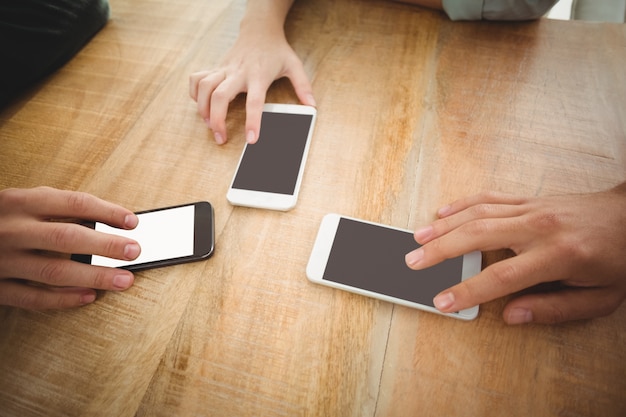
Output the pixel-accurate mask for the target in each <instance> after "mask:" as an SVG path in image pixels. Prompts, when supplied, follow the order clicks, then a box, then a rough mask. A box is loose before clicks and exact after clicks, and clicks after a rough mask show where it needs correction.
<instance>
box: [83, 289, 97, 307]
mask: <svg viewBox="0 0 626 417" xmlns="http://www.w3.org/2000/svg"><path fill="white" fill-rule="evenodd" d="M95 300H96V294H94V293H92V292H88V293H85V294H83V295H81V296H80V303H81V304H90V303H93V302H94V301H95Z"/></svg>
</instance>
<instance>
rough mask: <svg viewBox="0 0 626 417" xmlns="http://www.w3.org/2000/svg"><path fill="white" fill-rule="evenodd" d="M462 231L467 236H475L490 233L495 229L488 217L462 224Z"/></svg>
mask: <svg viewBox="0 0 626 417" xmlns="http://www.w3.org/2000/svg"><path fill="white" fill-rule="evenodd" d="M460 231H461V232H462V233H464V234H465V235H466V236H467V237H470V238H473V237H476V236H481V235H488V234H490V233H491V232H492V231H493V226H492V223H491V222H490V221H489V220H487V219H476V220H473V221H471V222H469V223H467V224H465V225H463V226H461V227H460Z"/></svg>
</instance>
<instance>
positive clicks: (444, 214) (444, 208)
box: [437, 205, 452, 217]
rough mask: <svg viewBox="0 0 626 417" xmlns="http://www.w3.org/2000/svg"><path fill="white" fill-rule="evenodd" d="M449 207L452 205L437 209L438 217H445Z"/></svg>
mask: <svg viewBox="0 0 626 417" xmlns="http://www.w3.org/2000/svg"><path fill="white" fill-rule="evenodd" d="M451 209H452V207H450V206H449V205H448V206H445V207H441V208H440V209H439V211H437V214H438V215H439V217H445V216H447V215H448V214H449V213H450V210H451Z"/></svg>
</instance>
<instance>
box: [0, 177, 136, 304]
mask: <svg viewBox="0 0 626 417" xmlns="http://www.w3.org/2000/svg"><path fill="white" fill-rule="evenodd" d="M69 219H88V220H92V221H99V222H102V223H106V224H109V225H110V226H114V227H119V228H123V229H133V228H135V227H136V226H137V223H138V219H137V216H135V214H134V213H132V212H131V211H130V210H127V209H125V208H123V207H120V206H117V205H115V204H112V203H109V202H106V201H103V200H100V199H99V198H96V197H94V196H92V195H90V194H86V193H81V192H73V191H61V190H57V189H53V188H48V187H38V188H33V189H6V190H2V191H0V305H10V306H15V307H21V308H27V309H36V310H45V309H57V308H70V307H77V306H81V305H84V304H89V303H91V302H93V301H94V300H95V298H96V291H95V290H96V289H102V290H113V291H121V290H125V289H127V288H128V287H130V286H131V285H132V284H133V281H134V276H133V274H132V273H131V272H129V271H125V270H122V269H114V268H106V267H99V266H91V265H86V264H81V263H78V262H74V261H72V260H70V259H68V258H67V257H65V258H63V257H60V256H59V254H71V253H90V254H98V255H102V256H107V257H111V258H116V259H126V260H133V259H135V258H137V256H139V253H140V252H141V249H140V247H139V244H138V243H137V242H136V241H134V240H132V239H128V238H124V237H121V236H113V235H108V234H104V233H99V232H96V231H95V230H92V229H89V228H87V227H84V226H81V225H78V224H75V223H68V222H65V220H69Z"/></svg>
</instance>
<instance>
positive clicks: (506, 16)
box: [443, 0, 558, 20]
mask: <svg viewBox="0 0 626 417" xmlns="http://www.w3.org/2000/svg"><path fill="white" fill-rule="evenodd" d="M557 1H558V0H443V9H444V11H445V12H446V13H447V14H448V17H450V19H452V20H481V19H485V20H531V19H538V18H540V17H541V16H543V15H544V14H546V13H547V12H548V11H549V10H550V9H551V8H552V6H554V5H555V4H556V3H557Z"/></svg>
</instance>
